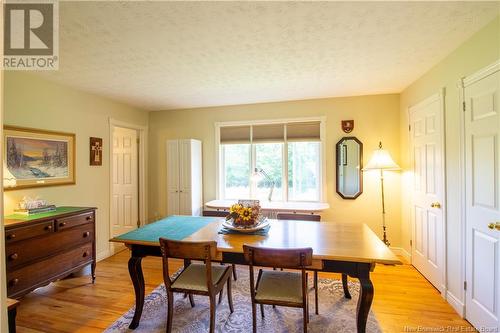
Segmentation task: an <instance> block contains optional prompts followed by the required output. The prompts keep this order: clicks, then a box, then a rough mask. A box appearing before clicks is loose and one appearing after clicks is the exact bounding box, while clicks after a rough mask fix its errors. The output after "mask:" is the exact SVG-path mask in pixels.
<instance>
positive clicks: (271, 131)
mask: <svg viewBox="0 0 500 333" xmlns="http://www.w3.org/2000/svg"><path fill="white" fill-rule="evenodd" d="M284 135H285V124H268V125H253V126H252V141H253V142H283V141H284V140H285V136H284Z"/></svg>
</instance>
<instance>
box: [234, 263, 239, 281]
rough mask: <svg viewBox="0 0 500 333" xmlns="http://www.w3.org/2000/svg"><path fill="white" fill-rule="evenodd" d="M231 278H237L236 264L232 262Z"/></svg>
mask: <svg viewBox="0 0 500 333" xmlns="http://www.w3.org/2000/svg"><path fill="white" fill-rule="evenodd" d="M233 279H234V281H236V280H238V276H237V275H236V265H235V264H233Z"/></svg>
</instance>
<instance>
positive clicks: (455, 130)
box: [400, 17, 500, 300]
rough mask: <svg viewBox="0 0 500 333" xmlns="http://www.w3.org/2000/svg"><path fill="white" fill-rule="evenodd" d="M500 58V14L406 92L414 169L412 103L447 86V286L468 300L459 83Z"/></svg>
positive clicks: (405, 228) (406, 236)
mask: <svg viewBox="0 0 500 333" xmlns="http://www.w3.org/2000/svg"><path fill="white" fill-rule="evenodd" d="M499 58H500V20H499V18H498V17H497V19H495V20H494V21H492V22H491V23H489V24H488V25H487V26H485V27H484V28H483V29H482V30H480V31H479V32H478V33H476V34H475V35H474V36H472V37H471V38H470V39H469V40H468V41H466V42H465V43H464V44H462V45H461V46H460V47H459V48H458V49H456V50H455V51H454V52H452V53H451V54H450V55H449V56H448V57H446V58H445V59H444V60H443V61H441V62H440V63H439V64H437V65H436V66H435V67H434V68H432V69H431V70H430V71H429V72H427V73H426V74H425V75H424V76H422V77H421V78H420V79H418V80H417V81H415V82H414V83H413V84H411V85H410V86H409V87H407V88H406V89H405V90H404V91H403V92H402V93H401V98H400V102H401V114H400V117H401V126H400V139H401V166H402V167H403V168H404V169H405V170H408V169H409V167H410V166H409V147H408V107H410V106H412V105H414V104H416V103H418V102H419V101H421V100H423V99H425V98H427V97H429V96H431V95H433V94H435V93H437V92H439V91H440V89H441V88H443V87H444V88H445V89H446V96H445V118H446V128H445V131H446V173H447V186H446V192H447V196H446V203H447V204H446V212H447V260H448V265H447V275H448V281H447V282H448V290H449V291H450V292H451V293H452V294H453V295H454V296H455V297H457V298H458V299H459V300H463V288H462V282H463V281H462V277H461V272H462V270H463V266H462V264H461V259H462V257H463V254H462V249H463V244H462V241H461V240H462V236H463V232H462V231H463V227H462V226H461V225H460V209H461V202H460V187H459V180H460V179H461V174H460V170H459V163H460V126H461V125H460V124H461V116H462V112H461V110H460V105H459V90H458V88H457V83H458V81H459V79H460V78H461V77H464V76H466V75H469V74H472V73H474V72H475V71H477V70H479V69H481V68H482V67H484V66H487V65H489V64H490V63H493V62H494V61H495V60H497V59H499ZM408 180H409V173H408V172H404V173H403V177H402V187H403V191H402V196H403V197H402V215H401V221H402V230H401V231H402V233H401V235H402V244H403V246H404V247H405V249H407V250H408V251H410V245H409V241H410V238H411V228H410V227H411V223H410V215H409V214H410V212H409V207H410V204H409V198H408V196H407V193H408V192H407V191H405V190H404V188H405V187H406V186H408Z"/></svg>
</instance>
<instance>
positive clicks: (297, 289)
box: [243, 245, 313, 333]
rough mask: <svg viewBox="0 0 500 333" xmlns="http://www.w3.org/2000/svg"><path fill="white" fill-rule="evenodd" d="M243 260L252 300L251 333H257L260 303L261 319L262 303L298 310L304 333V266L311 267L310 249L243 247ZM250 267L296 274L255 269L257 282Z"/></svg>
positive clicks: (306, 312)
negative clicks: (257, 273)
mask: <svg viewBox="0 0 500 333" xmlns="http://www.w3.org/2000/svg"><path fill="white" fill-rule="evenodd" d="M243 252H244V254H245V260H246V261H247V263H248V265H249V271H250V296H251V299H252V323H253V332H254V333H256V332H257V313H256V311H257V309H256V304H260V311H261V315H262V318H264V304H270V305H273V306H275V305H278V306H286V307H296V308H302V310H303V314H304V319H303V321H304V332H305V333H306V332H307V323H308V322H309V301H308V286H307V272H306V267H307V266H310V265H311V264H312V253H313V251H312V248H299V249H274V248H263V247H254V246H249V245H243ZM254 266H261V267H283V268H288V269H296V270H300V272H290V271H275V270H263V269H262V268H261V269H259V275H258V277H257V283H255V281H254Z"/></svg>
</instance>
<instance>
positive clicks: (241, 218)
mask: <svg viewBox="0 0 500 333" xmlns="http://www.w3.org/2000/svg"><path fill="white" fill-rule="evenodd" d="M259 214H260V206H246V205H243V204H239V203H238V204H234V205H232V206H231V207H230V208H229V215H228V216H227V219H233V225H235V226H242V227H252V226H254V225H256V224H257V223H258V217H259Z"/></svg>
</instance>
